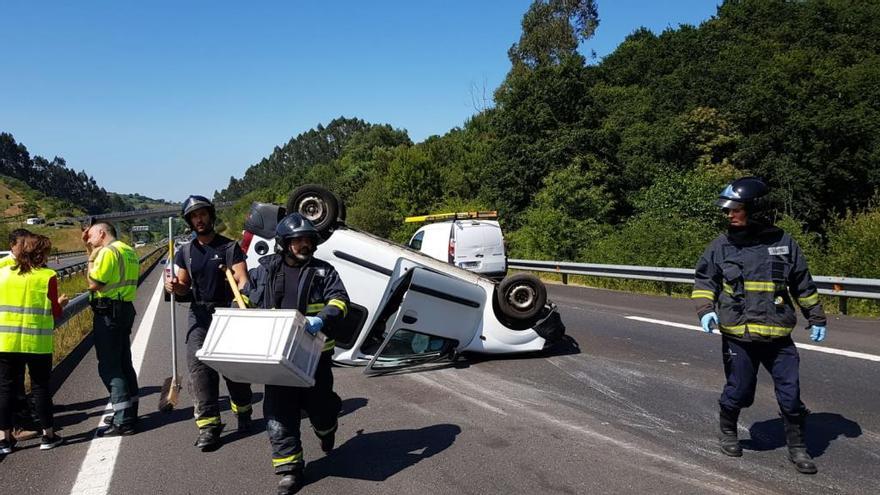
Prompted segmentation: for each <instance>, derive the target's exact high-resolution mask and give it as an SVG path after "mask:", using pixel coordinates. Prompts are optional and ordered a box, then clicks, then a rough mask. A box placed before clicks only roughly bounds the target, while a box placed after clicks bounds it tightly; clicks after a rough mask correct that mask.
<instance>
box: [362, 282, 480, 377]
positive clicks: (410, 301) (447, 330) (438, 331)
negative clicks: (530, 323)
mask: <svg viewBox="0 0 880 495" xmlns="http://www.w3.org/2000/svg"><path fill="white" fill-rule="evenodd" d="M395 271H397V270H395ZM399 275H400V277H399V278H397V279H396V280H394V281H393V282H392V285H390V286H389V289H390V290H389V291H386V297H384V298H383V305H382V306H381V309H380V310H379V311H380V317H379V318H377V319H376V323H375V324H374V325H373V328H372V329H371V330H370V334H371V335H370V337H372V338H373V339H374V341H376V340H377V337H379V336H380V335H381V337H382V342H381V344H380V345H379V347H378V349H376V350H375V352H374V353H373V358H372V360H371V361H370V364H369V365H367V367H366V369H365V370H364V373H366V374H376V373H382V372H386V371H390V370H398V369H401V368H408V367H412V366H416V365H419V364H423V363H428V362H432V361H437V360H439V359H443V358H445V357H448V356H451V355H452V354H453V353H454V352H455V351H458V350H460V349H463V348H464V347H465V346H467V345H468V344H469V343H470V342H471V340H473V339H475V338H478V334H479V332H480V328H481V321H482V315H483V307H484V305H485V304H486V292H485V290H483V288H482V287H480V286H478V285H475V284H473V283H470V282H466V281H463V280H459V279H456V278H452V277H449V276H447V275H444V274H442V273H439V272H435V271H433V270H431V269H428V268H425V267H421V266H413V267H412V268H409V269H406V270H402V271H400V272H399Z"/></svg>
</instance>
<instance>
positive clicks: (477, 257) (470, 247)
mask: <svg viewBox="0 0 880 495" xmlns="http://www.w3.org/2000/svg"><path fill="white" fill-rule="evenodd" d="M452 235H453V238H454V239H455V259H454V260H453V262H452V263H453V264H454V265H455V266H457V267H459V268H464V269H465V270H471V271H476V272H478V271H480V269H481V267H482V265H483V258H484V257H485V256H486V254H485V246H483V236H482V235H481V233H480V224H479V223H478V222H474V221H467V220H464V221H456V222H455V223H454V224H453V227H452Z"/></svg>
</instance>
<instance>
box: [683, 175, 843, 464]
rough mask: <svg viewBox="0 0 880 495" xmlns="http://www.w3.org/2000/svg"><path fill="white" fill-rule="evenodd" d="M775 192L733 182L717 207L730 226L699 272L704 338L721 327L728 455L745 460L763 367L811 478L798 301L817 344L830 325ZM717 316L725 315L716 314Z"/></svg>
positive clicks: (792, 451) (793, 447)
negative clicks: (777, 212)
mask: <svg viewBox="0 0 880 495" xmlns="http://www.w3.org/2000/svg"><path fill="white" fill-rule="evenodd" d="M768 192H769V188H768V187H767V185H766V184H765V183H764V182H763V181H762V180H761V179H758V178H756V177H745V178H741V179H738V180H735V181H733V182H732V183H730V184H729V185H728V186H727V187H726V188H725V189H724V190H723V191H722V192H721V195H720V196H719V199H718V201H717V202H716V205H718V206H720V207H721V208H722V209H723V211H724V213H725V214H726V215H727V217H728V219H729V221H730V225H729V227H728V230H727V232H726V233H723V234H721V235H720V236H718V237H717V238H716V239H715V240H714V241H712V243H711V244H710V245H709V247H708V248H706V251H705V252H704V253H703V255H702V256H701V257H700V260H699V262H698V263H697V267H696V276H695V282H694V291H693V293H692V294H691V297H692V298H693V299H694V301H695V302H696V303H697V314H698V315H699V317H700V324H701V325H702V327H703V331H705V332H711V331H712V329H713V328H715V327H717V328H718V329H719V330H720V332H721V349H722V356H723V359H724V373H725V375H726V377H727V383H726V384H725V385H724V390H723V391H722V393H721V398H720V399H719V401H718V402H719V405H720V408H721V410H720V414H719V416H720V426H721V435H720V437H719V440H720V447H721V451H722V452H723V453H724V454H726V455H729V456H732V457H739V456H741V455H742V447H741V446H740V445H739V440H738V439H737V421H738V419H739V412H740V409H742V408H744V407H749V406H750V405H752V402H753V401H754V398H755V386H756V384H757V374H758V367H759V365H763V366H764V367H765V368H766V369H767V371H768V372H769V373H770V375H771V376H772V377H773V383H774V386H775V388H776V400H777V402H778V403H779V408H780V415H781V416H782V420H783V424H784V425H785V438H786V443H787V444H788V458H789V460H791V462H792V463H794V465H795V468H796V469H797V470H798V471H799V472H801V473H805V474H813V473H816V471H817V470H816V464H815V463H814V462H813V460H812V458H811V457H810V455H809V454H808V453H807V448H806V443H805V441H804V422H805V418H806V416H807V414H808V413H809V411H808V410H807V408H806V406H804V403H803V402H801V397H800V384H799V376H798V375H799V374H798V363H799V361H800V358H799V356H798V352H797V348H796V347H795V345H794V342H793V341H792V339H791V332H792V330H793V329H794V326H795V323H796V321H797V316H796V314H795V308H794V304H793V301H796V302H797V304H798V306H800V308H801V312H802V313H803V315H804V317H805V318H806V319H807V321H808V322H809V324H810V328H811V330H812V333H811V338H812V340H813V341H814V342H819V341H821V340H823V339H824V338H825V325H826V318H825V312H824V311H823V310H822V305H821V304H819V294H818V292H817V290H816V285H815V283H813V279H812V277H811V276H810V272H809V269H808V268H807V261H806V259H805V258H804V254H803V252H802V251H801V249H800V247H799V246H798V244H797V242H795V240H794V239H792V238H791V237H790V236H789V235H788V234H787V233H785V231H783V230H782V229H780V228H778V227H776V226H774V225H773V224H772V221H771V215H770V209H769V208H768V204H767V200H768V198H767V194H768ZM716 310H717V313H716Z"/></svg>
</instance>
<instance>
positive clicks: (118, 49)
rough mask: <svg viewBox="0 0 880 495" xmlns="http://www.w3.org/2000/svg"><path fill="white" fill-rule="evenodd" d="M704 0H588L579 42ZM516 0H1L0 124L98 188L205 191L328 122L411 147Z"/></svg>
mask: <svg viewBox="0 0 880 495" xmlns="http://www.w3.org/2000/svg"><path fill="white" fill-rule="evenodd" d="M718 1H720V0H679V1H660V0H654V1H651V0H598V4H599V16H600V19H601V20H600V26H599V29H598V31H597V33H596V36H595V38H593V39H592V40H590V41H588V42H587V43H586V44H585V45H584V46H583V47H582V50H583V51H584V53H589V52H590V50H594V51H595V52H596V53H597V55H598V56H599V57H600V58H601V57H602V56H604V55H607V54H608V53H610V52H612V51H613V50H614V48H615V47H616V46H617V45H618V44H619V43H620V42H621V41H622V40H623V39H624V38H625V37H626V35H628V34H629V33H631V32H632V31H633V30H635V29H637V28H638V27H640V26H645V27H647V28H649V29H651V30H652V31H655V32H660V31H662V30H664V29H666V28H675V27H677V26H678V25H679V24H694V25H698V24H699V23H700V22H702V21H703V20H705V19H707V18H709V17H711V16H712V15H714V14H715V11H716V5H717V4H718ZM530 3H531V2H530V0H486V1H479V0H471V1H464V0H462V1H459V0H449V1H437V2H414V1H411V0H410V1H381V0H377V1H374V2H364V1H347V0H337V1H336V2H307V1H304V0H301V1H294V0H288V1H254V2H240V1H239V2H221V1H212V2H208V1H184V2H180V1H177V2H171V1H150V2H128V1H118V0H116V1H97V0H95V1H87V2H34V1H9V0H0V46H2V47H3V59H4V60H3V67H4V71H3V75H2V77H0V131H4V132H11V133H12V134H13V135H14V136H15V138H16V140H17V141H19V142H21V143H24V144H25V145H26V146H27V147H28V150H29V151H30V152H31V154H32V155H34V154H38V155H43V156H45V157H47V158H50V159H51V158H52V157H53V156H62V157H64V158H65V159H66V160H67V164H68V166H70V167H71V168H74V169H76V170H85V171H86V172H87V173H88V174H90V175H92V176H94V177H95V179H96V180H97V181H98V183H99V184H100V185H102V186H103V187H104V188H106V189H107V190H109V191H115V192H122V193H134V192H139V193H141V194H145V195H147V196H151V197H156V198H164V199H169V200H174V201H180V200H182V199H183V198H185V197H186V196H187V195H188V194H191V193H195V194H205V195H211V194H213V192H214V190H215V189H222V188H223V187H225V186H226V184H227V183H228V181H229V177H230V176H231V175H234V176H236V177H240V176H241V175H242V174H243V173H244V171H245V170H246V169H247V167H249V166H250V165H252V164H253V163H256V162H257V161H259V160H260V159H261V158H262V157H264V156H266V155H268V154H269V153H270V152H271V151H272V149H273V148H274V147H275V146H276V145H281V144H283V143H285V142H287V141H288V140H289V139H290V138H291V137H293V136H296V135H297V134H299V133H301V132H303V131H306V130H308V129H310V128H312V127H314V126H315V125H317V124H318V123H326V122H328V121H330V120H332V119H333V118H335V117H338V116H346V117H359V118H362V119H365V120H367V121H369V122H375V123H388V124H391V125H393V126H394V127H398V128H403V129H407V130H408V131H409V134H410V137H411V138H412V139H413V140H414V141H416V142H418V141H422V140H424V139H425V138H426V137H428V136H430V135H433V134H443V133H445V132H446V131H448V130H449V129H450V128H452V127H455V126H459V125H462V124H463V123H464V121H465V120H466V119H467V118H468V117H469V116H471V115H472V114H474V113H475V108H476V107H477V106H479V105H480V102H479V100H480V99H481V98H482V95H483V94H484V93H485V95H486V96H487V97H489V98H491V94H492V91H493V90H494V89H495V88H496V87H497V86H498V85H499V84H500V82H501V81H502V80H503V79H504V76H505V74H506V73H507V71H508V69H509V68H510V63H509V61H508V59H507V49H508V48H509V47H510V45H511V44H513V43H514V42H516V40H517V39H518V38H519V34H520V21H521V19H522V15H523V13H525V11H526V10H527V9H528V6H529V4H530Z"/></svg>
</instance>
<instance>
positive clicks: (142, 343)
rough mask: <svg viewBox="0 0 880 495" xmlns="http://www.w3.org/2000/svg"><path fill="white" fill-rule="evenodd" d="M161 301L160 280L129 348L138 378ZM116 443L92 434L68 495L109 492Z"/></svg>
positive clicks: (115, 438) (94, 494) (117, 449)
mask: <svg viewBox="0 0 880 495" xmlns="http://www.w3.org/2000/svg"><path fill="white" fill-rule="evenodd" d="M161 300H162V279H161V278H160V279H159V282H158V283H157V284H156V289H155V290H154V291H153V297H152V299H150V304H149V305H148V306H147V310H146V312H145V313H144V317H143V318H141V323H140V325H138V329H137V333H136V334H135V337H134V341H133V342H132V344H131V361H132V365H133V366H134V371H135V372H136V373H138V374H140V372H141V365H142V364H143V362H144V351H146V349H147V342H149V340H150V332H151V331H152V330H153V321H154V320H155V319H156V312H157V310H158V309H159V301H161ZM112 409H113V407H112V406H111V405H110V403H107V408H106V409H105V411H108V412H107V414H108V415H109V414H112ZM104 416H105V415H102V416H101V418H100V419H99V421H98V430H101V429H103V428H104ZM120 442H121V438H120V437H110V438H104V437H99V436H98V435H97V431H96V432H95V437H94V438H92V441H91V442H90V443H89V450H88V452H86V456H85V458H83V462H82V465H81V466H80V468H79V474H77V476H76V481H75V482H74V483H73V488H71V490H70V493H71V495H104V494H106V493H109V492H110V481H111V480H112V479H113V468H114V466H115V465H116V456H117V455H118V454H119V445H120Z"/></svg>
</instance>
